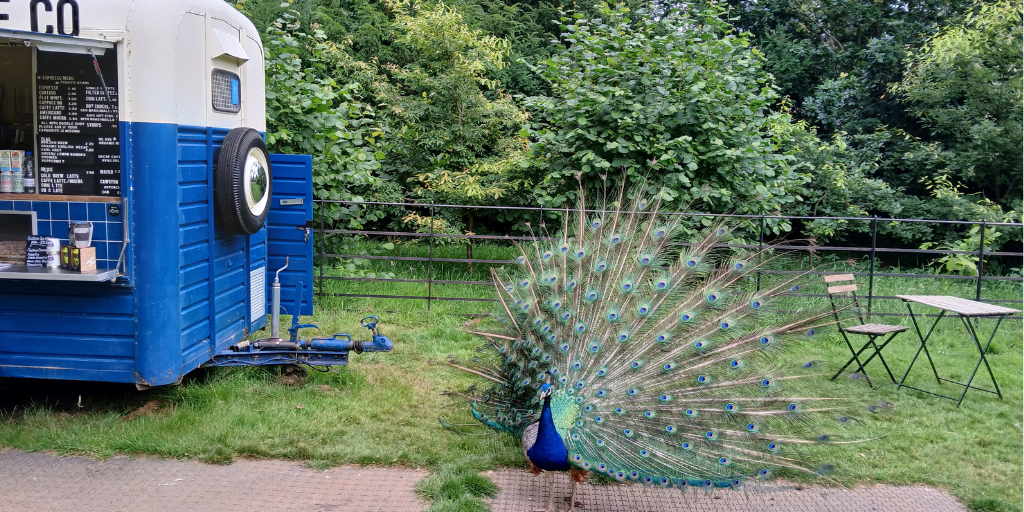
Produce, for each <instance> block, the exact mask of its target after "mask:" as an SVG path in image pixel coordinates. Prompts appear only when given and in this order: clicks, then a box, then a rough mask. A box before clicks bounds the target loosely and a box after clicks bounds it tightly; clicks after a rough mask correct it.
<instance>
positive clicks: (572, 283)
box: [565, 279, 576, 291]
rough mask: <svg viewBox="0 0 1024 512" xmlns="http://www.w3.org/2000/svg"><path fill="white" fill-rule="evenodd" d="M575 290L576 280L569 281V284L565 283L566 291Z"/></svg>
mask: <svg viewBox="0 0 1024 512" xmlns="http://www.w3.org/2000/svg"><path fill="white" fill-rule="evenodd" d="M573 288H576V280H575V279H572V280H570V281H569V282H568V283H565V289H566V291H570V290H572V289H573Z"/></svg>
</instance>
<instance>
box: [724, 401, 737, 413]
mask: <svg viewBox="0 0 1024 512" xmlns="http://www.w3.org/2000/svg"><path fill="white" fill-rule="evenodd" d="M725 410H726V411H729V412H734V411H735V410H736V404H734V403H731V402H730V403H727V404H725Z"/></svg>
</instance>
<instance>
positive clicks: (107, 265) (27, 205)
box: [0, 201, 124, 270]
mask: <svg viewBox="0 0 1024 512" xmlns="http://www.w3.org/2000/svg"><path fill="white" fill-rule="evenodd" d="M107 204H108V203H69V202H66V201H0V211H3V210H8V211H10V210H14V211H23V212H27V211H35V212H36V230H37V232H38V234H39V235H40V236H52V237H56V238H59V239H60V244H61V245H68V223H69V222H84V221H89V222H92V246H93V247H95V248H96V268H97V269H101V270H106V269H111V268H114V267H115V266H116V265H117V258H118V256H119V255H120V254H121V246H122V245H123V240H124V227H123V225H122V223H121V221H122V220H123V219H124V215H123V214H122V215H119V216H118V217H111V216H110V215H107Z"/></svg>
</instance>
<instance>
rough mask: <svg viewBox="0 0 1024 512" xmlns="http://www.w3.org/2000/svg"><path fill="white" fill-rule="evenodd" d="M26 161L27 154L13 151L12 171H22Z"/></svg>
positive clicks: (18, 150) (17, 150) (16, 150)
mask: <svg viewBox="0 0 1024 512" xmlns="http://www.w3.org/2000/svg"><path fill="white" fill-rule="evenodd" d="M24 161H25V152H24V151H22V150H20V149H12V150H11V170H12V171H13V170H14V169H21V168H22V167H24V165H22V163H23V162H24Z"/></svg>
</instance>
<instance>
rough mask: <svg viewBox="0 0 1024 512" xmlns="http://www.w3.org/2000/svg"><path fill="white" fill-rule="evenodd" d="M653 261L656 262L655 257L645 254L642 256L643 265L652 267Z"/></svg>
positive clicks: (641, 262)
mask: <svg viewBox="0 0 1024 512" xmlns="http://www.w3.org/2000/svg"><path fill="white" fill-rule="evenodd" d="M652 261H654V257H653V256H651V255H650V254H644V255H642V256H640V264H641V265H650V264H651V262H652Z"/></svg>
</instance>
